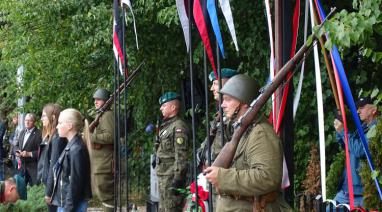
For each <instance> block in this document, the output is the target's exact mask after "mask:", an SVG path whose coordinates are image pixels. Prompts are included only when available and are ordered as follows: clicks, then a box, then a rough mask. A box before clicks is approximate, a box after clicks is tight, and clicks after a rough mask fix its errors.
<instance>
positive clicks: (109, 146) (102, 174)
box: [90, 88, 115, 212]
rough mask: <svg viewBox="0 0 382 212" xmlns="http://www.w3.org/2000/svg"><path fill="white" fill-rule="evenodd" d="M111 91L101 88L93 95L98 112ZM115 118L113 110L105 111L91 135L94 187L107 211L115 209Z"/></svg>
mask: <svg viewBox="0 0 382 212" xmlns="http://www.w3.org/2000/svg"><path fill="white" fill-rule="evenodd" d="M109 97H110V93H109V91H107V90H106V89H103V88H99V89H97V90H96V92H95V93H94V95H93V99H94V105H95V108H96V110H97V113H99V112H101V111H99V109H100V108H101V107H102V106H103V105H104V104H105V102H106V101H107V100H108V99H109ZM114 120H115V118H114V113H113V111H112V110H110V109H109V110H107V111H103V114H102V115H101V118H100V119H99V123H98V125H97V127H96V128H95V130H94V132H93V133H92V135H91V142H92V145H91V146H92V150H91V154H90V157H91V172H92V189H93V192H94V193H95V194H96V196H97V197H98V199H99V200H100V201H101V202H102V206H103V210H104V211H105V212H108V211H114V175H113V153H114V129H115V121H114Z"/></svg>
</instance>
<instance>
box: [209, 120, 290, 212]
mask: <svg viewBox="0 0 382 212" xmlns="http://www.w3.org/2000/svg"><path fill="white" fill-rule="evenodd" d="M282 160H283V150H282V145H281V142H280V139H279V138H278V136H277V135H276V133H275V132H274V130H273V128H272V126H271V125H270V124H269V123H268V122H267V120H266V119H265V118H264V117H263V116H261V117H259V118H257V119H255V121H254V124H253V125H251V126H250V127H249V128H248V129H247V131H246V132H245V133H244V134H243V136H242V137H241V139H240V142H239V145H238V147H237V149H236V153H235V156H234V159H233V161H232V165H231V167H230V168H229V169H223V168H221V169H219V172H218V179H217V181H218V185H219V193H220V198H218V199H217V210H216V211H219V212H224V211H241V212H245V211H251V212H252V210H253V208H252V207H253V197H254V196H260V195H264V194H267V193H270V192H273V191H279V189H280V187H281V176H282ZM265 211H267V212H269V211H291V208H290V207H289V206H288V204H287V203H286V202H285V200H284V199H283V198H282V196H281V195H278V197H277V198H276V200H275V201H273V202H272V203H269V204H267V205H266V208H265Z"/></svg>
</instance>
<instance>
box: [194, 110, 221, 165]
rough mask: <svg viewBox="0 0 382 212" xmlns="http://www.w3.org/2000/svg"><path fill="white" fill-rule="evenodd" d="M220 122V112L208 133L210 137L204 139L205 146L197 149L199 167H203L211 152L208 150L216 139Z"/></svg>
mask: <svg viewBox="0 0 382 212" xmlns="http://www.w3.org/2000/svg"><path fill="white" fill-rule="evenodd" d="M218 122H220V113H218V115H217V116H216V117H215V118H214V120H213V123H212V124H211V128H210V132H209V133H208V135H207V136H208V138H207V137H206V138H205V139H204V141H203V143H205V145H204V147H203V148H201V149H198V150H197V167H199V168H201V169H202V167H203V165H204V164H205V162H206V160H207V156H208V154H209V153H210V152H208V149H210V148H211V146H212V144H213V142H214V139H215V137H216V132H217V130H218V126H217V123H218ZM222 124H223V125H224V123H222ZM207 139H209V140H210V143H209V145H207Z"/></svg>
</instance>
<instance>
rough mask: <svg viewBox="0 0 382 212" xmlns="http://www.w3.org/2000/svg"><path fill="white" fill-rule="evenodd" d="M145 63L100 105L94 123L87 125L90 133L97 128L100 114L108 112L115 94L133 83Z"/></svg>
mask: <svg viewBox="0 0 382 212" xmlns="http://www.w3.org/2000/svg"><path fill="white" fill-rule="evenodd" d="M144 63H145V62H144V61H143V62H142V63H141V64H139V66H138V67H137V68H136V69H135V70H134V71H133V72H131V74H130V75H129V77H127V79H126V80H125V82H124V83H122V84H121V85H120V86H119V87H118V88H117V90H116V91H115V92H114V93H113V94H112V95H111V96H110V97H109V99H108V100H106V102H105V104H103V105H102V107H101V108H100V109H98V111H99V113H98V114H97V115H96V117H95V119H94V121H93V122H92V123H91V124H90V125H89V131H90V132H91V133H93V132H94V129H95V128H96V127H97V126H98V124H99V119H100V118H101V116H102V114H103V113H104V112H105V111H107V110H109V108H110V106H111V105H112V104H113V102H114V98H115V96H116V95H117V94H121V93H122V92H123V91H124V90H125V88H126V87H127V86H129V85H130V83H131V82H132V81H133V79H134V77H135V76H136V75H137V73H138V71H139V70H140V68H141V66H142V65H143V64H144Z"/></svg>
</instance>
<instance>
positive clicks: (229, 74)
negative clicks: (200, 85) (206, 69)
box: [208, 68, 238, 82]
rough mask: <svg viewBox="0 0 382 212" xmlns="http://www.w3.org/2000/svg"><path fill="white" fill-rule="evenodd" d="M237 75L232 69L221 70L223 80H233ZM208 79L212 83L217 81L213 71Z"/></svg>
mask: <svg viewBox="0 0 382 212" xmlns="http://www.w3.org/2000/svg"><path fill="white" fill-rule="evenodd" d="M236 74H238V73H237V71H236V70H233V69H230V68H222V69H221V78H222V79H224V78H231V77H233V76H235V75H236ZM208 78H209V79H210V81H211V82H213V81H215V80H216V77H215V73H214V72H213V71H211V73H210V75H209V76H208Z"/></svg>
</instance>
